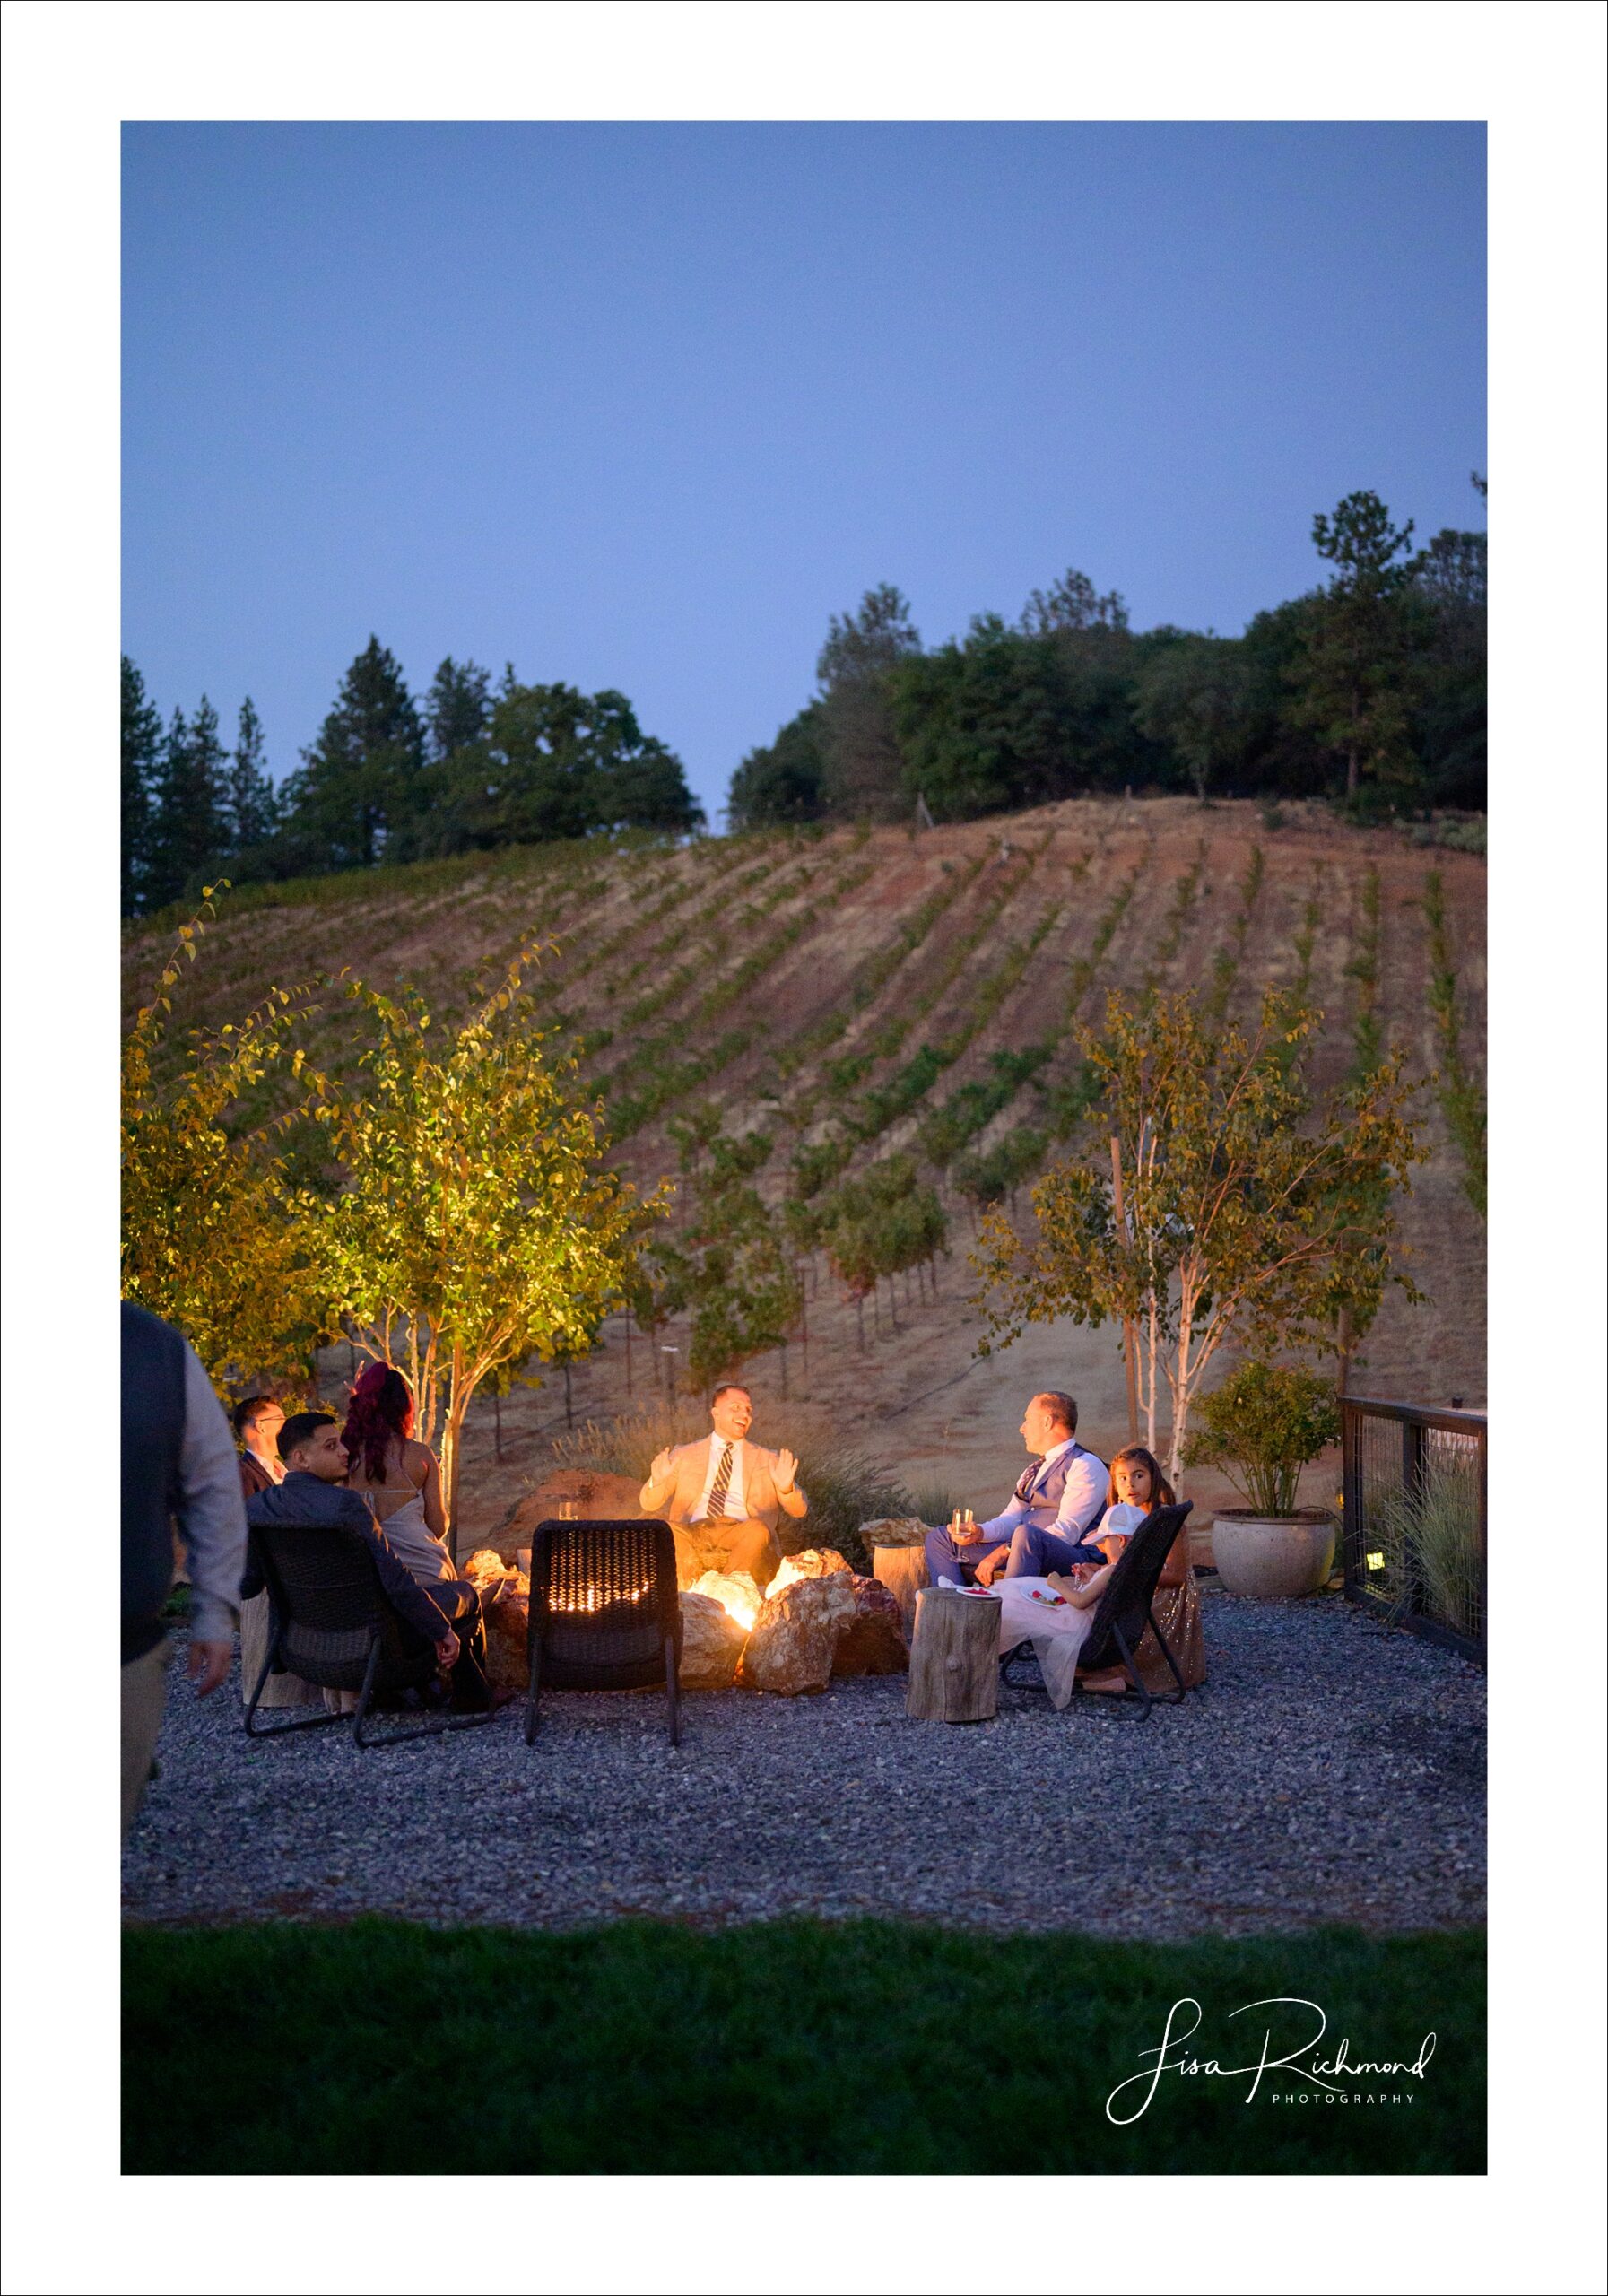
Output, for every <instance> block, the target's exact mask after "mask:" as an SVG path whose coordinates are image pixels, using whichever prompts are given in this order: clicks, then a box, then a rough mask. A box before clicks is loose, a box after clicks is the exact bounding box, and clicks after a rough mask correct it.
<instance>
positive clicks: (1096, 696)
mask: <svg viewBox="0 0 1608 2296" xmlns="http://www.w3.org/2000/svg"><path fill="white" fill-rule="evenodd" d="M1131 652H1132V647H1131V642H1130V640H1129V639H1128V638H1127V635H1126V629H1124V628H1121V627H1118V626H1116V625H1112V624H1100V625H1085V626H1071V625H1066V624H1058V625H1054V626H1044V627H1041V628H1039V629H1038V630H1036V631H1034V632H1033V633H1032V634H1030V633H1028V632H1026V631H1021V630H1014V631H1013V630H1010V629H1007V627H1006V626H1005V624H1004V622H1003V621H1002V620H1001V619H1000V617H999V616H998V615H997V614H978V615H975V616H974V617H973V619H972V623H971V627H970V629H969V631H968V633H967V636H966V638H965V639H964V640H960V641H958V640H956V639H950V640H949V642H948V643H947V644H946V645H944V646H943V647H940V648H938V649H937V651H936V652H934V653H931V654H913V655H911V656H909V657H907V658H906V659H905V660H903V661H901V662H900V665H899V666H898V668H897V669H896V670H895V671H894V672H893V674H892V675H891V681H890V695H891V706H892V712H893V721H894V726H895V728H896V730H897V733H898V736H899V744H900V755H901V758H902V761H903V777H904V787H905V790H906V793H907V796H908V797H909V798H910V800H911V801H912V802H914V799H915V796H916V794H917V792H918V791H919V793H920V794H921V795H922V796H925V797H926V802H927V804H928V806H929V808H930V809H931V811H932V813H933V815H934V819H936V820H939V821H969V820H972V819H974V818H975V817H976V816H977V815H978V814H981V813H999V812H1002V811H1004V809H1005V808H1007V807H1009V806H1012V805H1023V804H1028V805H1031V804H1045V803H1047V802H1049V801H1050V800H1052V799H1055V798H1057V797H1069V796H1074V795H1076V794H1078V793H1079V792H1080V791H1082V790H1086V789H1090V788H1100V787H1105V788H1111V787H1121V785H1122V783H1123V782H1124V781H1125V780H1150V779H1152V778H1154V776H1155V774H1156V773H1157V771H1158V770H1164V769H1165V754H1164V752H1161V751H1160V750H1159V749H1157V748H1156V747H1155V745H1154V744H1152V743H1151V742H1150V741H1149V739H1148V738H1147V737H1146V736H1145V735H1143V733H1142V732H1141V731H1140V730H1139V729H1138V728H1137V727H1136V726H1135V723H1134V715H1133V709H1132V700H1131V697H1132V683H1131V680H1132V664H1131V662H1130V659H1129V657H1130V654H1131Z"/></svg>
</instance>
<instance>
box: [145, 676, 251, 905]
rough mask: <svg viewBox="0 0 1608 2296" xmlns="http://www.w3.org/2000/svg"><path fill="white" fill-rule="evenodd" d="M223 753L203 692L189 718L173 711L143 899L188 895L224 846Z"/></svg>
mask: <svg viewBox="0 0 1608 2296" xmlns="http://www.w3.org/2000/svg"><path fill="white" fill-rule="evenodd" d="M226 762H227V752H226V751H225V750H224V747H223V744H222V742H221V741H220V739H219V737H218V713H217V711H216V710H215V709H213V705H212V703H211V702H210V701H209V700H207V698H206V696H205V695H204V694H203V695H202V697H201V700H200V702H199V704H198V705H197V708H196V715H195V718H194V719H192V720H187V718H186V717H185V714H184V712H183V710H182V709H176V710H175V711H174V712H173V716H172V719H171V721H170V723H169V727H168V732H167V737H166V739H165V740H164V742H163V743H162V745H161V753H160V756H159V758H158V760H157V765H156V772H155V778H154V783H153V787H152V807H151V814H150V820H149V824H148V828H147V832H146V838H145V848H144V871H143V878H144V882H143V888H142V900H143V906H145V907H146V908H149V909H161V908H164V907H165V906H166V905H167V904H168V903H169V901H177V900H195V899H196V896H197V895H198V894H200V892H201V881H202V879H203V878H204V877H210V876H211V875H213V873H214V872H215V870H216V868H217V865H218V863H219V861H220V860H221V859H222V856H223V854H224V853H225V851H226V850H227V849H228V846H229V818H228V792H227V788H226V786H225V779H224V767H225V764H226Z"/></svg>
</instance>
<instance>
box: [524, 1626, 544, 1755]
mask: <svg viewBox="0 0 1608 2296" xmlns="http://www.w3.org/2000/svg"><path fill="white" fill-rule="evenodd" d="M541 1699H542V1637H541V1635H540V1633H539V1632H538V1631H537V1629H536V1622H535V1619H532V1621H531V1622H530V1686H529V1688H528V1689H527V1690H526V1693H525V1743H526V1745H527V1746H534V1745H535V1743H536V1724H537V1721H538V1719H539V1709H540V1706H541Z"/></svg>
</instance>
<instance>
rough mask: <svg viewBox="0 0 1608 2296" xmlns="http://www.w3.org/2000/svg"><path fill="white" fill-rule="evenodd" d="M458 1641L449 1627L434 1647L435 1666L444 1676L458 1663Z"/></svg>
mask: <svg viewBox="0 0 1608 2296" xmlns="http://www.w3.org/2000/svg"><path fill="white" fill-rule="evenodd" d="M458 1648H459V1645H458V1639H457V1636H456V1634H455V1633H454V1632H453V1631H452V1629H451V1628H450V1627H448V1630H447V1631H446V1633H445V1634H444V1635H443V1636H442V1637H441V1639H440V1640H439V1642H438V1643H437V1645H436V1664H437V1665H439V1667H440V1669H441V1672H442V1673H443V1674H450V1673H451V1672H452V1670H453V1668H454V1667H455V1666H456V1665H457V1662H458Z"/></svg>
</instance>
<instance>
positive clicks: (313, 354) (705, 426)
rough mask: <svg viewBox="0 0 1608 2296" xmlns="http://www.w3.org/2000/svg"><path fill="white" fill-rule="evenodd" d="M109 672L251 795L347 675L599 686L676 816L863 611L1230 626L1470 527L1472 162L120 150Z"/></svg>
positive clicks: (1267, 152) (1296, 129)
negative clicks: (255, 725) (885, 604)
mask: <svg viewBox="0 0 1608 2296" xmlns="http://www.w3.org/2000/svg"><path fill="white" fill-rule="evenodd" d="M123 230H124V251H125V253H124V304H123V312H124V529H123V547H124V643H125V645H126V648H127V650H128V651H129V652H130V653H131V654H132V655H133V656H134V657H135V660H136V661H137V662H138V663H139V665H140V666H141V668H142V670H143V673H144V674H145V678H146V683H147V684H148V686H149V687H150V689H151V690H152V694H153V697H154V698H155V700H157V702H158V703H159V705H160V706H161V708H162V709H163V711H164V713H166V712H169V711H170V710H171V709H172V708H173V707H174V705H175V704H176V703H178V704H180V705H181V706H183V707H184V708H186V709H190V708H192V707H193V706H194V704H195V702H196V699H197V698H198V696H199V695H200V693H201V692H202V691H206V692H208V693H209V694H210V695H211V697H212V699H213V701H214V702H215V703H216V704H217V705H218V707H219V709H220V710H221V711H222V714H223V718H224V724H225V732H226V734H228V733H229V732H230V729H231V728H232V725H233V719H234V713H235V711H236V709H238V706H239V700H240V697H241V696H242V694H245V693H248V692H249V693H250V694H251V695H252V696H253V698H254V699H255V700H256V704H257V707H258V709H259V710H260V711H261V713H262V715H263V718H264V719H265V725H266V729H267V739H268V749H269V757H270V763H271V764H272V766H273V767H274V770H275V771H276V772H279V773H282V772H284V771H286V770H289V769H290V768H291V767H292V766H293V765H294V764H295V762H296V753H297V752H298V750H299V749H300V746H301V745H302V744H305V743H307V742H309V741H310V740H311V739H312V738H313V736H314V735H315V733H316V731H317V726H318V722H319V720H320V718H322V716H323V714H324V712H325V711H326V709H327V708H328V707H329V705H330V702H331V701H332V700H333V698H334V695H335V688H336V685H337V683H338V682H339V679H340V676H341V674H342V672H343V669H344V668H345V666H346V665H347V663H348V662H349V661H350V660H351V658H352V656H353V655H354V654H355V653H356V652H357V651H358V650H359V649H360V648H361V646H362V645H363V644H364V643H365V641H366V640H367V639H368V636H369V631H378V634H379V636H380V638H381V639H383V640H384V641H385V642H386V643H387V645H388V646H390V647H391V648H393V650H394V651H395V653H396V654H397V655H398V656H399V657H401V659H402V661H403V663H404V667H405V668H406V671H407V673H408V675H409V678H410V681H411V682H412V683H413V685H414V687H415V690H416V691H422V689H423V687H424V686H425V685H426V684H427V683H428V682H429V679H430V675H431V674H432V672H433V670H434V668H435V665H436V664H437V663H438V662H439V659H440V658H441V657H442V656H443V655H444V654H448V653H451V654H454V655H456V656H458V657H463V656H465V655H471V656H473V657H474V658H476V659H477V660H479V661H482V662H484V663H486V664H488V665H490V666H491V667H492V668H493V669H494V670H496V671H499V672H500V670H501V667H502V665H503V664H504V662H505V661H508V660H509V659H511V660H512V661H513V662H514V664H515V665H516V668H517V672H518V674H520V675H521V676H522V677H525V678H529V679H558V678H562V679H565V680H567V681H569V683H572V684H576V685H578V686H581V687H583V688H584V689H586V690H587V691H592V690H595V689H596V688H597V687H600V686H604V685H609V686H617V687H619V688H621V690H622V691H624V692H626V693H627V694H629V695H630V698H631V700H632V701H633V702H634V703H635V704H636V706H637V709H638V711H639V716H640V718H641V720H642V723H643V725H644V726H645V727H646V728H647V729H648V731H650V732H652V733H655V734H657V735H660V736H661V738H663V739H664V740H665V741H667V742H669V743H670V744H671V745H672V746H673V747H674V749H676V750H677V751H678V752H680V754H681V756H682V759H683V760H684V761H685V763H686V766H687V770H688V774H689V778H690V779H691V783H692V786H693V787H694V789H695V790H696V791H697V793H698V795H699V796H700V798H701V799H702V801H703V803H704V804H705V805H706V806H707V807H708V809H709V811H710V813H711V815H712V816H713V815H714V813H715V811H716V809H717V807H718V806H719V805H720V804H721V803H722V802H723V799H724V796H725V791H726V783H727V781H728V779H729V777H730V774H731V770H732V768H733V767H734V765H735V764H736V762H737V761H738V760H739V758H740V757H741V756H742V755H743V752H744V751H746V750H747V749H749V748H751V747H752V745H753V744H755V743H756V742H761V741H766V740H769V738H770V737H771V735H773V734H774V733H775V731H776V728H777V727H778V725H780V724H781V723H782V721H783V720H784V719H785V718H788V717H789V716H791V715H792V713H793V712H794V710H795V709H798V708H799V707H800V706H801V705H802V704H803V702H804V701H805V700H807V699H808V697H809V694H810V691H811V689H812V686H813V666H814V660H815V656H816V653H817V651H818V649H819V647H820V644H821V639H822V637H823V636H824V634H825V630H826V623H827V619H828V616H829V615H830V613H833V612H835V611H842V610H843V609H845V608H847V607H848V606H851V605H852V604H854V603H855V602H856V600H857V598H858V596H859V595H860V593H861V592H862V591H863V590H865V588H866V587H868V586H869V585H871V584H873V583H875V582H879V581H884V580H886V581H893V582H897V583H898V584H899V585H900V587H901V588H902V589H903V590H904V591H905V592H906V594H907V596H908V597H909V599H910V601H911V604H912V607H913V611H914V616H915V620H916V622H917V626H918V627H919V629H920V631H921V632H922V635H923V637H924V639H926V641H927V642H928V643H929V644H933V643H936V642H938V641H940V640H942V639H943V638H945V637H948V636H949V635H951V634H952V633H954V632H958V631H963V630H964V628H965V626H966V623H967V622H968V620H969V617H970V615H971V614H972V613H976V612H978V611H979V610H982V609H986V608H993V609H995V610H997V611H999V612H1000V613H1004V614H1005V615H1007V616H1008V617H1009V616H1013V615H1014V614H1015V613H1017V612H1018V611H1019V610H1020V608H1021V604H1022V602H1023V600H1024V599H1025V597H1026V596H1027V593H1028V592H1029V591H1030V589H1032V588H1034V587H1044V586H1046V585H1047V584H1048V583H1049V582H1050V581H1051V580H1052V579H1053V578H1055V577H1056V575H1057V574H1059V573H1061V572H1063V571H1064V570H1065V569H1066V568H1067V567H1068V566H1069V565H1071V566H1077V567H1080V568H1082V570H1084V571H1086V572H1087V573H1088V574H1089V575H1091V577H1092V578H1093V579H1094V581H1095V583H1096V584H1097V586H1098V587H1100V589H1102V590H1105V589H1110V588H1115V589H1118V590H1120V591H1122V592H1123V593H1124V595H1125V596H1126V599H1127V602H1128V606H1129V611H1130V613H1131V614H1132V617H1133V620H1134V625H1135V627H1139V628H1144V627H1148V626H1150V625H1151V624H1152V623H1155V622H1179V623H1182V624H1185V625H1186V626H1189V627H1194V628H1201V629H1204V628H1208V627H1210V628H1214V629H1217V630H1219V631H1238V630H1239V629H1241V628H1243V626H1244V624H1245V622H1246V621H1247V619H1248V617H1249V616H1250V615H1251V614H1252V613H1255V612H1256V610H1257V609H1258V608H1259V607H1261V606H1264V605H1269V604H1275V603H1276V602H1277V601H1278V600H1279V599H1281V598H1284V597H1288V596H1293V595H1294V594H1295V593H1296V592H1298V591H1299V590H1302V589H1305V588H1307V587H1310V586H1311V585H1312V584H1313V582H1314V581H1316V580H1317V578H1318V576H1319V574H1320V572H1321V571H1322V569H1321V568H1320V566H1319V562H1318V561H1317V559H1316V557H1315V556H1314V554H1313V552H1312V548H1311V544H1310V528H1311V520H1312V514H1313V513H1314V511H1316V510H1318V509H1329V508H1332V506H1333V505H1334V502H1335V501H1336V500H1338V499H1339V497H1340V496H1341V495H1343V494H1344V493H1347V492H1349V491H1352V489H1353V488H1357V487H1364V486H1366V487H1372V488H1374V489H1376V490H1377V491H1378V492H1380V493H1381V494H1383V495H1384V497H1385V499H1386V501H1387V502H1388V503H1389V504H1390V507H1391V509H1392V510H1393V511H1394V512H1395V515H1396V516H1397V517H1398V518H1400V517H1404V516H1412V517H1414V518H1416V520H1417V521H1418V526H1419V530H1420V532H1421V534H1429V533H1432V532H1433V531H1434V530H1435V529H1436V528H1437V527H1439V526H1448V525H1449V526H1477V525H1481V524H1482V523H1483V505H1482V503H1481V501H1480V500H1479V498H1478V497H1477V495H1476V494H1475V493H1474V492H1473V490H1472V488H1471V487H1470V485H1469V482H1468V474H1469V472H1470V470H1471V469H1474V468H1478V469H1480V470H1482V471H1483V469H1484V467H1485V431H1484V422H1485V410H1484V372H1485V357H1484V335H1485V269H1484V245H1485V139H1484V131H1483V129H1482V127H1481V126H1478V125H1477V124H1468V125H1462V124H1435V123H1430V124H1413V123H1408V124H1403V125H1396V124H1369V123H1364V124H1360V125H1352V126H1346V125H1342V126H1331V125H1305V124H1288V125H1282V124H1276V125H1265V126H1257V125H1251V126H1239V125H1221V126H1219V125H1207V124H1203V125H1186V126H1169V125H1157V126H1126V125H1116V124H1113V125H1106V126H1102V125H1094V126H1077V125H1072V126H987V125H964V124H961V125H938V126H836V125H820V126H813V125H812V126H787V125H779V126H773V125H746V124H733V125H729V126H719V125H716V126H704V125H695V126H631V125H607V124H604V125H595V126H587V125H583V126H492V125H476V124H465V125H444V126H433V125H429V124H423V125H417V126H386V125H374V126H367V125H361V124H357V125H351V126H321V125H309V126H297V125H291V126H251V125H244V126H242V125H232V124H229V125H226V124H219V125H182V124H174V125H169V124H161V125H156V124H152V125H137V126H129V127H126V129H125V143H124V210H123Z"/></svg>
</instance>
